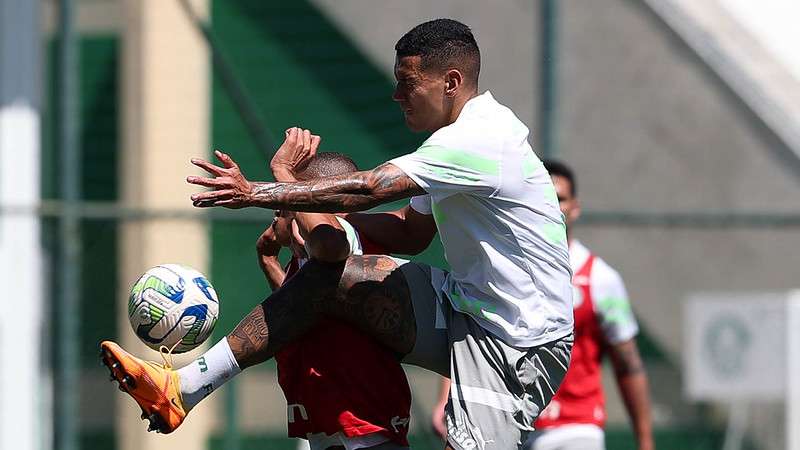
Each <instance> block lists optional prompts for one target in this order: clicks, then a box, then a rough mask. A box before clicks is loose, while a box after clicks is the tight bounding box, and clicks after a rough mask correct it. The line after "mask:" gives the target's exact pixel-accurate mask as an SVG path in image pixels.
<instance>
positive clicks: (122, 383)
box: [100, 341, 187, 434]
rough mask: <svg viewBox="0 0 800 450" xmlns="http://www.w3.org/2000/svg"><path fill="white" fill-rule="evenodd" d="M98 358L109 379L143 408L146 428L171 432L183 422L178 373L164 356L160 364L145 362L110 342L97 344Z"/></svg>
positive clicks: (183, 413) (184, 414) (183, 415)
mask: <svg viewBox="0 0 800 450" xmlns="http://www.w3.org/2000/svg"><path fill="white" fill-rule="evenodd" d="M162 356H163V355H162ZM100 358H101V359H102V360H103V364H105V365H106V367H108V369H109V370H110V371H111V380H112V381H113V380H117V382H118V383H119V390H121V391H123V392H126V393H128V395H130V396H131V397H133V399H134V400H136V403H138V404H139V406H140V407H141V408H142V420H144V419H148V420H149V421H150V426H149V427H148V428H147V431H157V432H159V433H164V434H167V433H172V432H173V431H175V429H176V428H178V427H179V426H180V425H181V423H183V420H184V419H185V418H186V413H187V411H186V410H185V409H184V407H183V401H182V400H181V391H180V381H179V378H178V372H176V371H174V370H172V365H171V364H169V363H168V362H167V360H166V358H165V359H164V364H163V365H161V364H157V363H154V362H151V361H144V360H142V359H139V358H137V357H135V356H133V355H131V354H130V353H128V352H126V351H125V350H123V349H122V347H120V346H119V345H117V344H116V343H114V342H111V341H103V342H101V343H100Z"/></svg>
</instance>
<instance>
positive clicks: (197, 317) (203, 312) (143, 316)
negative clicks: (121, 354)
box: [128, 264, 219, 353]
mask: <svg viewBox="0 0 800 450" xmlns="http://www.w3.org/2000/svg"><path fill="white" fill-rule="evenodd" d="M217 317H219V300H218V299H217V293H216V292H215V291H214V288H213V287H212V286H211V283H209V282H208V280H207V279H206V277H205V276H203V274H202V273H200V272H198V271H196V270H194V269H192V268H190V267H186V266H182V265H180V264H163V265H160V266H156V267H153V268H152V269H150V270H148V271H147V272H145V273H144V275H142V276H141V278H139V281H137V282H136V284H134V285H133V287H132V288H131V295H130V297H129V299H128V318H129V319H130V322H131V326H132V327H133V332H134V333H136V335H137V336H139V339H141V340H142V341H143V342H144V343H145V344H147V345H148V346H149V347H150V348H152V349H153V350H159V348H161V346H162V345H163V346H166V347H167V348H173V346H174V349H173V353H183V352H188V351H189V350H192V349H193V348H195V347H197V346H198V345H200V344H202V343H203V341H205V340H206V339H207V338H208V337H209V336H210V335H211V332H212V331H213V330H214V325H215V324H216V323H217Z"/></svg>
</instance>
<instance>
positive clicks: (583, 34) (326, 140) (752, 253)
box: [0, 0, 800, 450]
mask: <svg viewBox="0 0 800 450" xmlns="http://www.w3.org/2000/svg"><path fill="white" fill-rule="evenodd" d="M12 3H14V1H13V0H0V5H11V4H12ZM34 3H36V4H37V5H38V6H37V10H38V13H39V14H40V24H41V35H40V39H41V42H40V43H41V47H40V49H41V50H40V53H41V58H40V59H41V61H42V68H43V69H42V73H41V79H42V80H41V83H40V84H41V92H40V94H41V98H42V101H41V104H42V108H41V110H42V119H41V123H42V127H41V141H42V146H41V148H42V151H41V155H42V156H41V172H40V178H41V196H42V200H43V202H42V207H41V208H40V209H39V210H38V211H39V213H41V217H42V222H41V226H42V233H41V235H42V244H43V247H44V261H45V266H46V270H45V272H46V273H47V274H48V275H47V276H46V277H45V280H43V282H42V283H43V284H42V289H44V291H45V292H46V293H47V294H46V295H45V299H46V301H45V308H44V310H45V317H46V319H45V320H46V329H48V330H51V331H50V332H49V333H48V334H47V335H45V344H46V345H45V351H44V353H43V356H42V358H43V361H44V365H45V367H47V368H49V369H52V370H53V373H54V374H55V375H54V376H55V377H58V376H59V375H58V374H59V373H61V372H59V369H60V367H59V365H60V364H62V361H63V359H59V358H60V356H61V354H60V350H59V349H60V348H62V347H60V344H61V343H60V342H58V336H62V335H61V334H59V333H58V330H59V329H60V328H61V327H63V320H64V316H65V315H69V314H71V313H72V312H71V311H68V310H63V308H61V307H60V306H59V305H61V303H60V302H61V300H62V297H63V292H64V291H63V286H61V284H60V283H61V282H60V281H59V277H58V274H59V273H60V271H62V270H63V268H64V266H63V264H64V261H65V259H64V258H65V257H66V255H65V254H64V253H63V251H62V250H60V249H61V248H62V247H61V243H62V241H61V237H60V236H61V235H60V234H59V233H60V231H59V223H60V219H59V218H60V217H62V216H63V211H64V209H63V208H61V207H60V206H61V205H62V204H61V203H59V201H60V199H62V195H63V192H62V188H61V187H60V186H61V184H59V183H60V181H61V180H62V178H63V176H64V172H63V168H64V165H63V161H62V159H61V158H62V156H63V152H62V137H61V135H60V134H59V132H58V130H59V123H60V122H59V121H60V120H62V119H61V118H60V117H59V115H58V114H57V111H59V103H58V99H59V98H61V97H60V96H59V95H60V93H61V89H63V88H62V87H61V84H60V83H59V82H58V80H59V79H60V78H59V77H60V75H61V74H60V73H59V70H60V69H59V68H60V67H63V66H61V65H59V58H58V56H59V54H60V53H59V42H60V40H59V36H61V34H60V31H59V29H60V28H59V26H58V19H59V10H60V8H59V4H61V3H69V2H56V1H55V0H41V1H40V2H34ZM756 4H757V5H758V6H756ZM72 5H73V8H74V11H73V13H74V14H73V16H74V26H75V30H76V33H77V44H78V45H77V50H78V51H77V56H78V60H77V63H76V66H77V72H76V73H77V74H78V78H77V83H76V85H77V89H76V92H77V94H78V105H79V108H78V109H77V110H76V114H77V117H75V119H76V120H77V126H78V130H77V135H78V139H77V142H78V143H79V149H80V164H79V167H82V170H81V176H80V192H81V193H82V199H83V200H84V201H85V202H87V203H86V204H85V205H84V207H83V208H78V209H76V210H75V211H78V212H79V213H80V215H81V217H82V219H81V222H80V225H81V228H80V237H81V246H80V254H81V255H82V256H81V263H80V265H79V267H80V271H79V273H80V283H79V285H80V292H79V295H78V298H79V299H80V312H79V314H77V315H76V316H75V317H79V318H80V320H79V330H80V336H79V341H78V342H77V348H78V350H79V353H80V364H79V366H80V371H79V373H78V379H79V380H80V383H79V384H80V391H79V396H78V397H79V406H80V410H79V411H77V415H76V416H75V417H77V420H78V430H79V433H78V435H79V438H80V440H79V442H80V444H81V448H83V449H114V448H116V449H119V450H132V449H134V448H137V449H138V448H142V449H144V448H147V449H156V448H174V447H177V446H178V445H180V446H183V447H185V448H187V449H188V448H200V447H198V446H199V445H201V443H203V442H206V441H207V442H208V444H207V445H208V447H207V448H209V449H225V450H233V449H244V448H255V447H250V446H259V445H260V446H261V447H258V448H293V446H294V445H295V443H294V442H292V441H290V440H288V439H286V438H284V436H285V429H286V418H285V417H286V413H285V403H284V400H283V397H282V395H281V394H280V392H279V390H278V388H277V385H276V382H275V379H276V376H275V370H274V365H271V364H266V365H264V367H259V368H254V369H250V370H249V371H248V372H247V373H246V374H244V375H243V376H241V377H240V378H239V379H238V380H237V381H236V382H234V383H231V384H230V385H229V386H226V387H225V388H223V389H222V390H220V392H218V393H216V394H214V401H212V402H206V403H204V404H203V406H201V407H200V408H198V409H197V410H195V411H193V412H192V413H191V415H190V418H189V419H188V421H187V425H188V426H186V427H183V428H182V429H180V430H179V431H177V432H176V433H175V434H174V435H172V436H170V437H169V440H165V439H164V437H162V436H149V437H148V436H145V431H144V429H145V428H146V427H145V425H144V424H142V423H141V422H139V421H138V414H137V413H136V411H132V410H129V409H128V407H129V406H130V405H129V404H128V403H129V402H127V401H126V402H124V403H123V402H121V401H120V400H127V399H123V398H122V396H121V395H119V393H118V392H117V391H116V389H115V388H114V386H113V385H112V384H110V383H108V382H107V381H106V373H105V372H104V370H103V369H102V368H101V367H100V366H99V365H98V364H97V360H96V352H97V344H98V343H99V341H100V340H101V339H104V338H115V339H120V340H123V341H124V342H126V343H131V342H134V337H133V334H132V333H131V331H130V329H129V327H128V325H127V319H126V318H125V317H124V315H125V313H124V307H123V306H122V305H124V304H125V303H124V301H125V298H126V297H127V290H128V288H129V286H130V283H132V282H133V281H134V280H135V278H136V277H137V276H138V274H140V273H141V272H143V271H144V270H145V269H147V268H148V267H149V266H151V265H154V264H157V263H164V262H177V263H185V264H189V265H193V266H195V267H197V268H199V269H201V270H203V271H204V272H205V273H207V274H208V275H209V277H210V278H211V280H212V282H213V283H214V285H215V287H216V289H217V291H218V293H219V295H220V298H221V308H222V309H221V320H220V323H219V324H218V325H217V331H216V333H215V337H214V338H213V339H214V340H216V339H218V338H219V337H221V336H223V335H224V334H225V333H226V332H227V331H229V330H230V329H231V328H232V327H233V326H234V325H235V324H236V323H237V322H238V320H239V319H240V318H241V317H242V316H243V314H244V313H245V312H247V311H249V310H250V309H251V308H252V306H253V305H255V304H256V303H258V302H260V301H261V300H262V299H263V298H264V297H265V296H266V295H267V294H268V292H269V288H268V286H267V284H266V282H265V281H264V279H263V277H262V275H261V273H260V271H259V269H258V267H257V265H256V260H255V250H254V247H255V240H256V238H257V237H258V235H259V234H260V231H261V230H262V229H263V227H264V226H266V225H267V224H268V223H269V222H270V220H271V218H272V214H271V212H270V211H238V212H224V211H223V212H218V211H215V212H213V213H211V214H209V215H201V214H198V213H197V212H196V211H192V208H191V204H190V202H189V200H188V195H189V193H190V192H191V191H192V189H191V188H189V187H188V185H186V184H185V183H184V178H185V176H186V175H188V174H190V173H191V172H193V168H192V166H191V165H190V164H189V163H188V159H189V158H190V157H191V156H205V157H208V156H209V155H210V154H211V150H212V149H214V148H219V149H222V150H224V151H226V152H228V153H229V154H231V155H232V156H233V157H234V159H236V160H237V161H238V162H239V163H240V165H241V166H242V168H243V169H244V171H245V173H246V174H247V175H248V176H249V177H251V178H259V179H261V178H267V177H268V163H269V159H270V157H271V152H272V150H273V149H274V148H276V147H277V145H279V143H280V142H279V140H278V139H280V137H281V136H282V133H283V130H284V129H286V128H288V127H290V126H295V125H299V126H303V127H307V128H311V129H312V130H314V131H315V132H316V133H318V134H320V135H321V136H323V145H322V147H323V149H325V150H331V151H341V152H345V153H348V154H350V155H351V156H353V157H354V159H355V160H356V161H357V162H358V163H359V165H360V166H361V167H362V168H368V167H373V166H374V165H376V164H377V163H379V162H382V161H385V160H387V159H389V158H391V157H392V156H395V155H398V154H402V153H405V152H409V151H412V150H413V149H415V148H416V146H417V145H418V144H419V143H421V142H422V140H423V139H424V138H425V137H426V136H422V135H414V134H411V133H410V132H409V131H408V130H406V128H405V126H404V124H403V121H402V117H401V114H400V111H399V108H398V107H397V106H396V105H394V104H393V103H392V101H391V92H392V88H393V76H392V66H393V62H394V50H393V47H394V43H395V42H396V40H397V39H398V38H399V37H400V36H401V35H402V34H403V33H405V32H406V31H408V30H409V29H410V28H411V27H413V26H414V25H416V24H418V23H420V22H422V21H424V20H427V19H431V18H436V17H452V18H455V19H459V20H462V21H464V22H465V23H467V24H469V25H470V26H471V27H472V28H473V31H474V33H475V35H476V38H477V40H478V43H479V45H480V47H481V50H482V57H483V67H482V72H481V86H482V89H489V90H491V91H492V93H493V94H494V96H495V97H496V98H497V99H498V100H499V101H500V102H501V103H504V104H506V105H508V106H509V107H511V108H512V109H513V110H514V111H515V112H516V113H517V114H518V115H519V116H520V118H521V119H522V120H523V122H525V123H526V124H528V126H529V128H530V129H531V135H532V138H531V141H532V145H533V147H534V149H536V150H537V152H539V154H540V155H546V156H550V157H557V158H560V159H563V160H564V161H566V162H567V163H569V164H571V165H572V166H574V167H575V169H576V171H577V176H578V188H579V196H580V198H581V200H582V202H583V205H584V220H583V221H582V223H581V224H580V225H579V228H577V229H576V231H575V233H576V235H577V236H578V237H579V238H580V239H581V240H582V241H584V242H586V243H587V244H588V245H589V246H590V247H591V248H592V249H594V250H595V251H596V252H597V253H598V254H599V255H602V257H603V258H604V259H606V260H607V261H608V262H609V263H611V264H612V265H613V266H614V267H616V268H618V269H619V271H620V273H621V274H622V276H623V277H624V279H625V281H626V285H627V287H628V290H629V294H630V297H631V299H632V302H633V305H634V310H635V312H636V314H637V317H638V319H639V321H640V324H641V326H642V331H643V332H642V334H641V336H640V342H639V346H640V348H641V349H642V352H643V356H644V358H645V361H646V364H647V368H648V371H649V374H650V376H651V384H652V391H653V398H654V408H655V411H654V413H655V414H654V418H655V428H656V439H657V445H658V447H659V448H661V449H669V448H691V449H716V448H722V446H723V445H724V441H725V432H726V426H727V418H728V406H729V405H727V404H724V403H720V404H717V403H713V402H705V403H697V402H694V401H691V400H690V399H689V398H688V397H687V396H686V395H685V393H684V392H685V390H684V381H683V378H682V377H683V374H684V371H683V368H682V363H683V351H684V348H685V339H684V334H685V326H684V323H683V317H684V316H683V305H684V302H685V300H686V299H687V298H689V297H691V296H693V295H695V294H697V293H699V292H710V291H713V292H732V293H733V292H735V293H737V295H739V296H741V295H747V294H748V293H756V292H785V291H788V290H790V289H793V288H798V287H800V281H798V280H800V277H798V275H800V274H799V273H798V269H797V250H798V248H800V54H799V53H798V50H797V45H796V43H797V42H798V36H796V34H797V33H798V31H797V29H796V27H794V28H793V24H794V23H795V22H796V18H797V17H800V11H799V10H800V7H797V6H796V5H794V4H793V2H792V1H789V0H787V1H781V0H769V1H761V2H748V1H745V0H708V1H704V2H695V1H691V0H602V1H591V2H590V1H578V0H568V1H551V0H508V1H503V2H482V1H477V0H476V1H468V2H467V1H463V0H440V1H437V2H429V1H423V0H406V1H404V2H392V1H388V0H380V1H376V0H372V1H369V2H365V1H363V0H295V1H293V2H268V1H263V0H191V1H189V0H186V1H183V0H74V1H73V2H72ZM3 11H4V13H5V11H6V9H3ZM791 18H794V19H795V21H792V20H790V19H791ZM790 43H794V45H790ZM13 70H14V68H13V67H9V65H7V64H6V65H2V66H0V85H2V81H3V80H4V79H6V78H8V77H9V74H10V73H12V72H13ZM3 98H5V97H3ZM3 133H6V131H4V130H3V129H2V128H0V134H3ZM0 144H2V145H4V146H5V145H13V144H8V143H7V140H2V139H0ZM0 150H4V149H0ZM0 154H2V155H6V154H7V153H6V152H0ZM0 164H2V165H3V166H5V165H6V164H8V162H7V161H5V160H3V161H0ZM2 198H3V199H4V202H5V201H6V200H5V199H6V197H2ZM0 208H2V209H0V214H2V216H0V217H10V216H11V214H19V212H13V211H12V210H11V209H9V205H8V204H6V203H4V204H3V205H0ZM29 213H30V211H29ZM1 243H2V242H0V244H1ZM4 258H6V256H4ZM423 258H425V260H426V261H428V262H431V263H436V264H444V261H443V257H442V253H441V247H440V246H439V245H438V243H437V244H436V245H434V246H433V247H432V248H431V249H430V250H429V251H427V252H426V253H425V254H424V255H423ZM763 326H764V327H769V326H770V324H769V323H764V324H763ZM3 339H7V337H6V335H3ZM147 351H148V350H145V348H144V347H143V346H142V347H141V348H140V354H141V355H147V353H146V352H147ZM150 356H151V357H152V358H153V359H157V358H158V355H157V354H155V353H153V352H150ZM774 357H775V358H783V357H785V355H782V354H776V355H774ZM3 358H4V364H3V366H4V370H6V368H5V367H7V366H6V365H5V358H6V356H5V355H3ZM408 373H409V375H410V377H411V382H412V389H413V393H414V396H415V404H414V411H413V412H414V414H415V416H414V418H413V419H412V444H413V446H414V448H419V449H423V448H440V444H439V442H438V441H437V439H436V438H435V437H433V435H432V434H431V433H430V431H429V424H428V420H429V419H428V417H429V412H430V407H431V406H432V404H433V401H434V399H435V395H434V392H435V390H436V388H437V383H438V381H437V379H436V377H435V376H433V375H431V374H429V373H426V372H424V371H422V370H418V369H415V368H408ZM609 375H610V374H609ZM607 381H608V383H607V384H608V386H607V392H608V393H609V394H610V395H609V397H610V399H609V415H610V417H609V425H608V434H607V439H608V447H609V448H614V449H617V448H620V449H622V448H634V444H633V441H632V439H631V437H630V433H629V431H628V427H627V419H626V417H625V413H624V408H623V407H622V405H621V403H620V401H619V400H618V398H617V397H616V394H615V392H616V387H614V386H613V381H612V377H610V376H609V377H608V380H607ZM55 382H56V385H58V380H57V379H56V380H55ZM0 383H7V381H6V379H5V378H3V380H2V381H0ZM44 392H45V393H46V391H44ZM55 392H56V393H55V394H54V396H58V395H59V394H58V390H57V389H56V391H55ZM0 401H4V399H3V398H0ZM43 403H44V404H45V405H47V404H48V402H47V401H43ZM50 403H53V402H50ZM54 403H56V404H57V403H58V402H57V401H56V402H54ZM747 409H748V411H749V414H748V415H747V417H746V419H745V420H744V421H743V422H742V423H743V424H744V432H745V433H744V443H743V445H744V447H745V448H759V449H770V450H772V449H774V450H778V449H782V448H784V446H785V442H784V438H783V433H784V406H783V404H782V403H778V402H774V401H754V402H752V403H751V404H749V405H748V408H747ZM42 410H43V411H44V413H43V416H44V417H43V419H42V420H43V426H42V428H41V430H42V433H43V434H45V435H46V434H51V432H50V431H47V430H49V429H51V428H54V429H55V430H56V431H54V432H53V433H55V436H51V437H46V438H44V439H42V440H41V442H42V444H41V445H42V447H44V448H49V447H48V445H49V444H48V443H49V442H50V440H52V441H54V442H55V443H56V444H59V443H61V442H62V441H63V436H60V435H59V433H60V432H59V431H58V430H59V429H60V428H59V427H58V426H57V424H58V423H59V421H61V420H62V418H63V416H60V415H59V414H64V413H63V412H61V413H59V408H57V407H56V408H52V407H50V408H49V409H48V407H44V408H43V409H42ZM50 410H52V411H53V413H52V415H51V414H50V413H49V412H48V411H50ZM50 421H52V423H54V424H56V425H55V427H54V426H53V425H52V424H51V423H50ZM51 438H52V439H51ZM0 442H5V441H1V440H0ZM726 445H727V448H734V447H732V446H735V443H732V442H730V441H729V442H728V443H727V444H726ZM3 450H5V448H4V449H3Z"/></svg>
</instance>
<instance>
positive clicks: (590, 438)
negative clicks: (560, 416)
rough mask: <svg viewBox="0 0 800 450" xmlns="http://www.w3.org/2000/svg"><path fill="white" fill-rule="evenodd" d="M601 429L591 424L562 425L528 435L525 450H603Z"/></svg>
mask: <svg viewBox="0 0 800 450" xmlns="http://www.w3.org/2000/svg"><path fill="white" fill-rule="evenodd" d="M605 448H606V444H605V434H604V433H603V429H602V428H600V427H598V426H597V425H593V424H574V425H562V426H560V427H552V428H544V429H539V430H536V431H534V432H533V433H531V434H530V436H529V438H528V442H526V444H525V449H526V450H605Z"/></svg>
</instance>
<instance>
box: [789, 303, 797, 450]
mask: <svg viewBox="0 0 800 450" xmlns="http://www.w3.org/2000/svg"><path fill="white" fill-rule="evenodd" d="M786 309H787V315H786V317H787V324H786V334H787V336H786V350H787V351H786V353H787V358H786V369H787V370H786V449H787V450H800V290H798V291H793V292H791V293H789V298H788V300H787V302H786Z"/></svg>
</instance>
